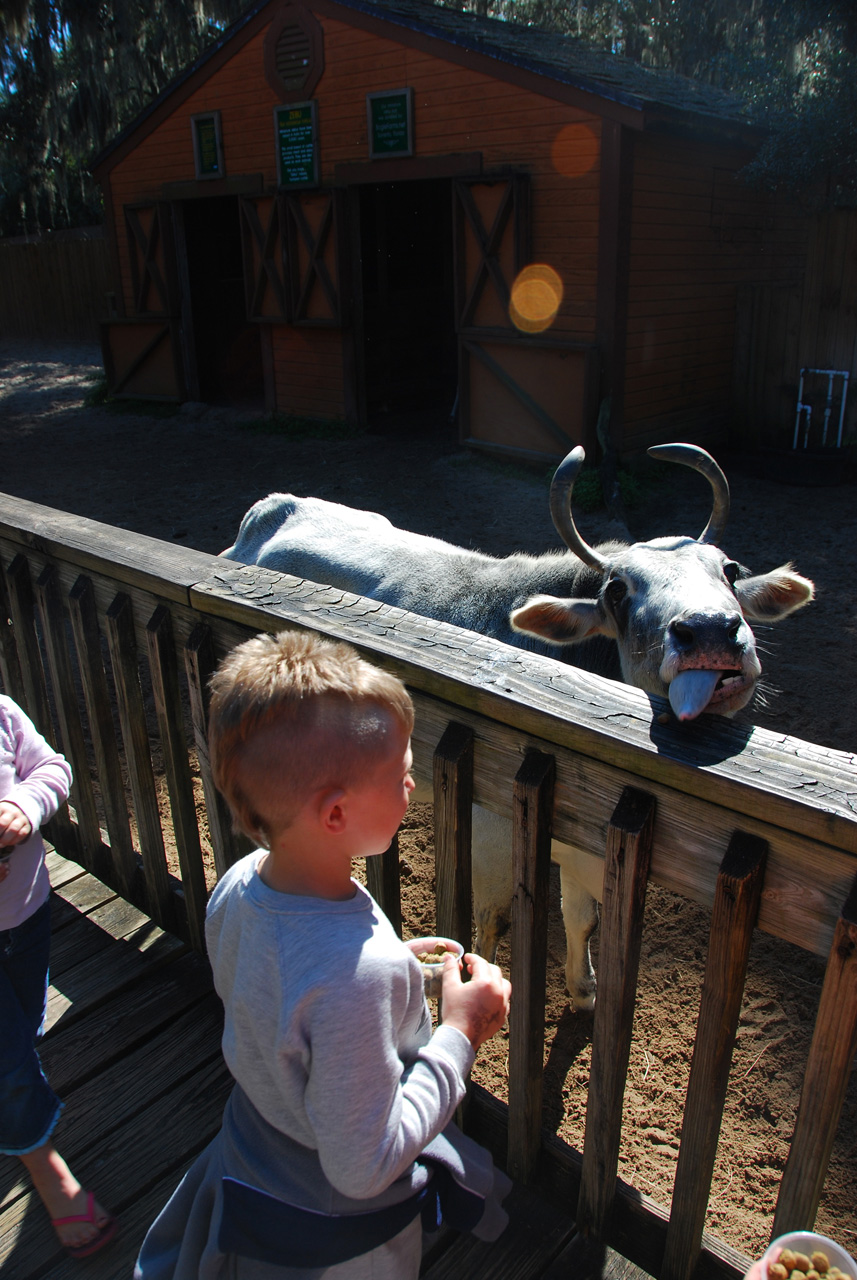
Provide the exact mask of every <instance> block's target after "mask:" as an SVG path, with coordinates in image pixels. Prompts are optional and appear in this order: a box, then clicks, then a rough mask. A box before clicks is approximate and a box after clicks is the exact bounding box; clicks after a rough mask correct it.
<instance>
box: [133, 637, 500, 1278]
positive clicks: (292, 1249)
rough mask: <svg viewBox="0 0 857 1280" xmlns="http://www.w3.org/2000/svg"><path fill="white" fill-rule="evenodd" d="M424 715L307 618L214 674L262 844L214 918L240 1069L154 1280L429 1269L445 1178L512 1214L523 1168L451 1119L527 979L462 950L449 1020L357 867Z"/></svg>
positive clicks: (396, 803) (224, 763) (159, 1245)
mask: <svg viewBox="0 0 857 1280" xmlns="http://www.w3.org/2000/svg"><path fill="white" fill-rule="evenodd" d="M412 727H413V706H412V704H411V700H410V698H409V696H408V694H407V692H406V690H405V688H404V686H403V685H402V683H401V682H400V681H399V680H397V679H396V678H395V677H393V676H391V675H388V674H387V673H386V672H383V671H381V670H380V669H378V668H376V667H374V666H372V665H371V664H369V663H368V662H365V661H364V660H363V659H361V658H360V657H359V656H358V655H357V653H356V652H355V651H354V650H352V649H351V648H349V646H347V645H342V644H334V643H332V642H330V641H327V640H323V639H320V638H319V637H316V636H313V635H311V634H308V633H297V632H283V633H281V634H280V635H278V636H265V635H262V636H257V637H255V638H254V639H252V640H248V641H246V642H245V643H244V644H242V645H239V646H238V648H237V649H235V650H233V652H232V653H231V654H230V655H229V656H228V657H227V658H226V659H225V660H224V662H223V663H222V664H221V666H220V668H219V670H218V671H217V673H216V674H215V676H214V678H213V680H212V701H211V721H210V751H211V762H212V770H213V774H214V779H215V782H216V784H217V786H218V788H219V789H220V790H221V792H222V793H223V795H224V796H225V797H226V799H227V801H228V803H229V806H230V808H231V810H232V813H233V817H234V820H235V823H236V825H237V826H238V827H239V828H240V829H241V830H243V831H244V832H246V833H247V834H248V835H250V836H251V837H252V838H253V839H254V840H256V841H258V843H259V845H260V849H259V850H257V851H256V852H254V853H252V854H250V855H248V856H247V857H245V858H243V859H241V861H239V862H238V863H237V864H236V865H235V866H233V867H232V868H230V870H229V871H228V872H227V874H226V875H225V876H224V877H223V878H222V880H221V881H220V883H219V884H218V886H217V887H216V889H215V890H214V893H213V894H212V897H211V901H210V903H209V907H208V912H207V917H206V942H207V946H208V951H209V955H210V958H211V963H212V969H213V973H214V982H215V986H216V988H217V991H218V994H219V995H220V997H221V999H222V1000H223V1003H224V1006H225V1013H226V1019H225V1027H224V1032H223V1053H224V1057H225V1059H226V1063H227V1065H228V1067H229V1069H230V1071H231V1072H232V1075H233V1076H234V1077H235V1080H236V1086H235V1089H234V1091H233V1094H232V1096H231V1098H230V1100H229V1102H228V1103H227V1106H226V1110H225V1113H224V1121H223V1128H222V1130H221V1132H220V1134H219V1135H218V1136H217V1138H215V1140H214V1141H213V1142H212V1143H211V1144H210V1146H209V1147H208V1148H207V1149H206V1151H204V1152H203V1153H202V1155H201V1156H200V1157H199V1158H198V1159H197V1161H196V1163H195V1164H194V1165H193V1166H192V1168H191V1169H190V1171H189V1172H188V1174H187V1175H186V1177H185V1179H184V1180H183V1182H182V1183H181V1185H180V1186H179V1188H178V1190H177V1191H176V1192H175V1194H174V1196H173V1197H172V1199H171V1200H170V1202H169V1203H168V1204H167V1206H166V1207H165V1209H164V1210H163V1211H162V1213H161V1215H160V1216H159V1218H158V1219H157V1221H156V1222H155V1224H154V1225H153V1227H152V1228H151V1230H150V1231H149V1234H148V1235H147V1237H146V1240H145V1241H144V1243H143V1247H142V1250H141V1253H140V1257H139V1259H138V1262H137V1268H136V1272H135V1274H136V1276H137V1280H167V1278H168V1277H169V1280H191V1277H192V1278H193V1280H197V1277H199V1278H200V1280H209V1278H210V1280H214V1278H215V1277H218V1278H219V1277H225V1276H227V1275H228V1276H230V1277H233V1276H236V1277H242V1278H244V1277H254V1280H255V1278H256V1277H258V1280H262V1277H265V1278H270V1280H273V1277H281V1278H282V1280H309V1278H310V1277H312V1278H316V1277H319V1278H320V1277H322V1276H323V1277H324V1278H325V1280H345V1278H346V1277H347V1280H416V1278H417V1276H418V1274H419V1266H420V1257H421V1237H422V1231H421V1217H425V1216H426V1213H427V1211H430V1213H436V1202H437V1198H438V1194H439V1192H441V1193H443V1192H450V1193H451V1203H452V1206H453V1209H455V1208H456V1207H457V1209H458V1210H459V1211H461V1216H460V1217H459V1219H458V1222H459V1223H462V1224H464V1225H466V1226H468V1227H470V1226H473V1225H474V1224H477V1225H476V1226H475V1230H476V1232H477V1234H482V1235H483V1237H484V1238H495V1237H496V1235H498V1234H499V1232H500V1230H502V1226H503V1225H504V1224H505V1215H504V1214H503V1211H502V1210H501V1209H500V1208H499V1200H501V1199H502V1198H503V1197H504V1196H505V1195H506V1194H507V1192H508V1190H509V1188H510V1185H511V1184H510V1183H509V1181H508V1179H507V1178H506V1177H505V1175H503V1174H502V1173H500V1172H499V1171H498V1170H496V1169H494V1166H493V1164H492V1163H491V1161H490V1157H488V1155H487V1152H484V1151H483V1150H482V1149H481V1148H479V1147H476V1146H475V1144H473V1143H471V1142H469V1140H468V1139H466V1138H464V1136H463V1135H461V1134H460V1133H458V1131H457V1130H456V1129H455V1127H454V1126H450V1124H449V1122H450V1120H451V1118H452V1115H453V1113H454V1111H455V1108H456V1106H457V1105H458V1103H459V1102H460V1101H461V1099H462V1097H463V1096H464V1082H465V1077H466V1075H467V1073H468V1072H469V1070H470V1067H471V1066H472V1063H473V1058H474V1054H475V1051H476V1049H477V1048H478V1047H479V1045H480V1044H482V1043H483V1042H484V1041H485V1040H486V1039H488V1038H489V1036H491V1035H493V1034H494V1033H495V1032H496V1031H497V1030H499V1028H500V1027H501V1026H502V1025H503V1023H504V1021H505V1019H506V1015H507V1013H508V1008H509V998H510V992H511V988H510V986H509V983H508V982H507V981H506V980H505V979H504V978H503V977H502V976H501V974H500V971H499V969H498V968H497V967H496V966H495V965H490V964H488V963H487V962H486V961H485V960H483V959H481V957H479V956H475V955H468V956H466V957H465V963H466V964H467V967H468V969H469V971H470V975H471V979H470V981H469V982H467V983H462V981H461V978H460V975H459V971H458V968H457V965H456V964H455V961H454V960H453V959H452V958H450V959H449V960H448V961H447V962H446V964H447V968H446V971H445V973H444V980H443V981H444V986H443V1023H442V1025H441V1026H439V1027H438V1029H437V1030H436V1031H435V1032H434V1034H432V1028H431V1015H430V1013H429V1009H428V1006H427V1004H426V1000H425V996H424V994H423V979H422V973H421V969H420V965H419V962H418V961H417V960H416V958H415V957H414V956H413V955H412V954H411V953H410V951H409V950H408V949H407V948H406V947H405V946H404V944H403V943H402V942H401V941H400V940H399V939H398V938H397V937H396V934H395V933H394V931H393V928H392V926H391V925H390V923H389V921H388V920H387V918H386V917H385V916H384V914H383V912H382V911H381V910H380V908H379V907H378V906H377V904H376V903H375V902H374V901H373V899H372V898H371V897H370V895H369V894H368V893H367V892H366V890H365V889H364V888H363V887H362V886H360V885H359V884H358V883H357V882H356V881H355V880H353V879H352V877H351V864H352V861H353V859H355V858H363V857H366V856H367V855H372V854H377V853H382V852H383V851H384V850H385V849H386V848H387V847H388V845H389V843H390V841H391V839H392V837H393V835H394V834H395V832H396V831H397V829H398V827H399V824H400V822H401V819H402V817H403V815H404V813H405V810H406V809H407V806H408V800H409V798H410V793H411V791H412V790H413V786H414V784H413V780H412V778H411V774H410V770H411V764H412V756H411V749H410V734H411V729H412ZM427 1147H428V1148H429V1150H428V1151H426V1148H427ZM432 1225H436V1217H435V1219H434V1222H433V1223H432Z"/></svg>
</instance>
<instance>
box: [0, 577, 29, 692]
mask: <svg viewBox="0 0 857 1280" xmlns="http://www.w3.org/2000/svg"><path fill="white" fill-rule="evenodd" d="M0 676H2V677H3V688H4V690H5V691H6V695H7V696H8V697H10V698H12V699H14V701H15V702H17V703H18V705H19V706H20V707H23V706H25V705H26V697H25V695H24V677H23V675H22V674H21V663H20V661H19V659H18V649H17V646H16V644H15V628H14V626H13V624H12V605H11V603H10V600H9V591H8V588H7V586H6V572H5V570H4V569H3V567H2V565H0Z"/></svg>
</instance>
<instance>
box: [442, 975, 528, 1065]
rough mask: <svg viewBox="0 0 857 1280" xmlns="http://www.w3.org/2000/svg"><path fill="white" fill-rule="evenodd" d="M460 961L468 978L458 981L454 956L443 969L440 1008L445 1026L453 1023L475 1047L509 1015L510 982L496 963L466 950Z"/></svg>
mask: <svg viewBox="0 0 857 1280" xmlns="http://www.w3.org/2000/svg"><path fill="white" fill-rule="evenodd" d="M464 963H465V964H466V965H467V969H468V971H469V973H470V981H469V982H462V981H461V974H460V973H459V971H458V963H457V961H456V959H455V957H454V956H452V955H450V956H448V957H447V959H446V962H445V964H444V969H443V992H442V996H441V999H442V1002H443V1005H442V1008H443V1021H444V1024H445V1025H446V1026H451V1027H456V1028H457V1029H458V1030H459V1031H461V1032H463V1034H464V1035H466V1036H467V1039H468V1040H469V1041H470V1043H471V1044H472V1045H473V1048H474V1049H478V1048H479V1046H480V1045H481V1044H484V1043H485V1041H486V1040H490V1038H491V1036H493V1035H494V1034H495V1033H496V1032H497V1031H499V1030H500V1028H501V1027H502V1026H503V1024H504V1022H505V1021H506V1018H507V1017H508V1015H509V1001H510V999H511V996H512V984H511V983H510V982H509V981H508V979H506V978H504V977H503V975H502V973H501V972H500V970H499V968H498V966H497V965H496V964H489V963H488V961H487V960H484V959H483V958H482V956H477V955H473V954H472V953H470V952H468V954H467V955H466V956H465V957H464Z"/></svg>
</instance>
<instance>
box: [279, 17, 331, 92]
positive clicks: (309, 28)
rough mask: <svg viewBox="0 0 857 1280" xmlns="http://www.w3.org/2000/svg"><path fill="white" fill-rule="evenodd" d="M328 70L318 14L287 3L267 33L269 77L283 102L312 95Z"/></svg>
mask: <svg viewBox="0 0 857 1280" xmlns="http://www.w3.org/2000/svg"><path fill="white" fill-rule="evenodd" d="M323 71H324V33H323V31H322V27H321V23H320V22H319V21H318V19H317V18H316V16H315V14H313V13H310V12H309V10H308V9H304V8H301V7H300V6H298V5H292V4H285V5H283V6H282V8H281V9H280V10H279V12H278V13H277V14H276V15H275V17H274V20H273V22H272V23H271V25H270V27H269V28H268V34H267V35H266V36H265V79H266V80H267V82H268V84H269V85H270V86H271V88H272V89H273V90H274V92H275V93H276V95H277V97H278V98H279V99H280V101H281V102H296V101H298V100H299V99H301V98H308V97H310V96H311V94H312V92H313V90H314V89H315V86H316V85H317V84H318V82H319V80H320V79H321V75H322V72H323Z"/></svg>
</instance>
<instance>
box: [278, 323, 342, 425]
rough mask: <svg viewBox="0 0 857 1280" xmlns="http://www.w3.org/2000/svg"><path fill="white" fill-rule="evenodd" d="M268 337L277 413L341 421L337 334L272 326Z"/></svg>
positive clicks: (339, 339) (339, 336)
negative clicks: (272, 356) (338, 419)
mask: <svg viewBox="0 0 857 1280" xmlns="http://www.w3.org/2000/svg"><path fill="white" fill-rule="evenodd" d="M271 337H272V344H273V355H274V382H275V389H276V398H277V403H276V408H277V410H278V411H279V412H281V413H295V414H299V415H301V416H306V417H308V418H344V417H345V390H344V379H343V360H342V334H341V333H340V332H339V330H337V329H296V328H292V327H291V326H288V325H275V326H274V327H273V328H272V330H271Z"/></svg>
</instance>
